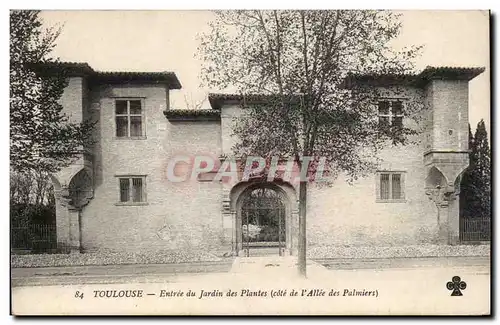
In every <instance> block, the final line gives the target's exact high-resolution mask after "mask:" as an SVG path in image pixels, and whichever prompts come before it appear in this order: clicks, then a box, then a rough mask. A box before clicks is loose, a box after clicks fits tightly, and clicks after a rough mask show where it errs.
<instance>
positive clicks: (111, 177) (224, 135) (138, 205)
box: [53, 63, 484, 255]
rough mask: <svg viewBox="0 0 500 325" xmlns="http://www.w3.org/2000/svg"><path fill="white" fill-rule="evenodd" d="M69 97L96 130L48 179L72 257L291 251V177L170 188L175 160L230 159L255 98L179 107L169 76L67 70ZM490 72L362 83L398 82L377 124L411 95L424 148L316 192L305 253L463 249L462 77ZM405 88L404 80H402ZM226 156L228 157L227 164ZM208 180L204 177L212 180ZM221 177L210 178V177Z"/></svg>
mask: <svg viewBox="0 0 500 325" xmlns="http://www.w3.org/2000/svg"><path fill="white" fill-rule="evenodd" d="M61 66H63V67H65V68H66V70H67V71H70V78H69V84H68V86H67V89H66V90H65V92H64V94H63V97H62V98H61V101H62V104H63V106H64V111H65V113H66V114H68V115H69V116H70V118H71V120H73V121H81V120H83V119H87V118H91V119H93V120H95V121H96V122H97V124H96V129H95V134H94V136H95V140H96V142H95V144H94V145H93V146H92V147H89V148H85V154H83V155H82V156H81V157H80V158H79V159H78V160H76V161H74V162H73V163H72V164H71V165H70V166H69V167H67V168H65V169H64V170H62V171H61V172H59V173H58V174H57V175H54V176H53V182H54V184H55V189H56V205H57V211H56V213H57V222H56V223H57V239H58V243H59V245H61V246H63V247H70V248H71V249H72V250H74V251H79V250H80V251H97V250H104V251H113V250H114V251H137V252H139V251H151V250H153V251H154V250H170V249H193V250H205V251H210V252H216V253H218V254H223V253H228V254H229V253H233V254H239V255H242V251H243V252H244V253H247V251H246V250H247V249H248V248H249V247H250V250H251V251H252V252H256V251H259V250H260V251H261V252H267V253H270V254H278V253H281V254H295V253H296V249H297V232H298V202H297V201H298V189H297V186H296V185H294V184H291V183H288V182H285V181H276V182H264V183H262V182H252V181H247V182H244V181H240V182H223V181H214V179H213V177H206V175H198V177H196V178H195V179H191V178H189V177H188V179H187V180H186V181H182V182H172V181H171V179H170V178H169V177H168V173H169V171H168V168H169V164H171V163H172V160H173V159H174V160H175V159H176V157H197V156H210V157H215V158H218V159H219V158H220V157H227V156H230V155H231V147H232V145H233V144H234V142H235V141H236V139H234V137H232V128H231V125H232V123H233V117H235V116H238V115H239V114H241V112H242V102H243V100H244V101H245V104H246V105H251V104H252V102H253V101H255V100H258V99H259V98H260V97H259V96H256V95H249V96H245V97H243V96H240V95H227V94H226V95H223V94H210V95H209V101H210V104H211V107H212V109H210V110H175V109H171V108H170V106H169V94H170V91H175V90H176V89H180V88H181V84H180V82H179V80H178V79H177V77H176V75H175V74H174V73H171V72H158V73H140V72H96V71H94V70H93V69H92V68H91V67H89V66H88V65H87V64H84V63H64V64H61ZM483 70H484V69H482V68H449V67H442V68H431V67H428V68H426V69H425V70H424V71H422V72H421V73H419V74H416V75H411V76H406V77H405V78H404V79H405V84H404V85H402V84H401V82H402V81H401V80H402V79H401V78H400V76H384V77H383V78H382V77H380V78H378V77H373V76H371V77H370V76H360V77H359V78H357V79H356V82H366V83H371V84H372V85H375V86H376V87H381V88H386V89H387V90H389V91H390V88H391V87H393V86H395V85H398V86H403V87H404V88H405V89H406V92H405V94H404V95H403V96H401V97H388V98H380V99H379V106H378V107H379V118H380V119H381V120H384V121H385V122H389V123H402V121H403V123H411V121H405V120H411V119H412V117H406V116H403V113H402V112H403V111H404V110H403V109H402V107H404V105H405V101H407V100H408V99H409V98H410V99H412V100H417V101H421V102H423V103H425V104H426V106H427V107H428V109H427V110H426V111H425V112H424V113H422V114H423V115H422V116H421V117H422V118H423V120H424V124H425V130H424V132H423V133H422V134H420V135H419V139H420V140H421V141H419V142H418V144H412V145H409V146H405V147H392V146H390V145H388V147H387V148H386V149H385V150H384V152H382V154H381V158H382V159H383V162H382V164H381V165H380V168H379V170H378V171H376V172H374V173H373V175H370V176H368V177H364V178H360V179H358V180H357V181H355V182H354V183H353V184H348V183H347V182H345V180H344V177H343V176H342V175H340V176H339V177H338V179H336V180H335V182H334V183H333V185H332V186H329V187H324V186H321V187H320V186H316V185H315V184H311V186H310V188H309V191H308V210H307V234H308V246H309V247H319V246H331V245H342V246H345V245H349V246H355V245H358V246H373V245H378V246H394V245H397V246H404V245H413V244H421V243H440V244H444V245H447V244H457V243H458V235H459V214H458V213H459V212H458V196H457V195H458V191H459V184H460V179H461V173H462V172H463V171H464V169H465V168H466V167H467V166H468V164H469V161H468V110H469V107H468V82H469V80H471V79H473V78H474V77H476V76H477V75H479V74H480V73H482V72H483ZM408 81H410V82H408ZM220 159H222V158H220ZM207 175H210V173H207ZM212 176H213V175H212Z"/></svg>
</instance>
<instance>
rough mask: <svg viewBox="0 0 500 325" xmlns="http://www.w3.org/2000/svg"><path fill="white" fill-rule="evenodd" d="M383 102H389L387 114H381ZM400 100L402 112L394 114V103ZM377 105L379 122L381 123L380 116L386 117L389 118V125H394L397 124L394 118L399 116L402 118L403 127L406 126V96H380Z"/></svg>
mask: <svg viewBox="0 0 500 325" xmlns="http://www.w3.org/2000/svg"><path fill="white" fill-rule="evenodd" d="M381 102H387V103H389V105H388V111H387V114H380V103H381ZM395 102H399V103H401V114H393V103H395ZM376 106H377V119H378V124H379V126H380V125H381V124H380V118H381V117H385V118H388V119H389V127H391V128H392V127H394V126H395V125H394V124H393V123H394V120H395V118H397V117H400V118H401V127H404V119H405V114H404V107H405V99H404V98H379V99H378V100H377V102H376Z"/></svg>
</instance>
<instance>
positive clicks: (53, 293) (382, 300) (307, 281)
mask: <svg viewBox="0 0 500 325" xmlns="http://www.w3.org/2000/svg"><path fill="white" fill-rule="evenodd" d="M89 270H90V269H89ZM136 270H137V269H136ZM145 270H147V267H146V268H145ZM154 270H155V268H151V269H150V270H149V271H154ZM117 271H119V269H118V270H116V271H114V272H117ZM94 273H96V272H94ZM454 276H460V278H461V279H462V280H463V281H465V282H466V283H467V288H466V289H465V290H464V296H463V297H458V298H456V297H450V291H449V290H448V289H447V287H446V284H447V282H449V281H450V280H452V278H453V277H454ZM105 277H107V278H105ZM37 278H38V281H40V277H37V276H35V277H30V278H28V279H31V280H30V281H34V280H35V281H36V280H37ZM46 278H47V279H51V280H50V281H52V285H51V286H47V281H48V280H44V281H45V285H44V286H36V285H35V286H26V284H25V285H23V286H17V287H16V286H14V287H13V289H12V294H13V298H12V299H13V309H14V311H15V312H16V313H20V314H51V313H54V312H55V313H57V314H60V313H63V314H141V315H214V314H216V315H238V314H244V315H248V314H252V315H276V314H287V315H297V314H298V315H309V314H316V315H332V314H334V315H335V314H336V315H360V314H365V315H366V314H369V315H377V314H383V315H387V314H391V315H401V314H402V315H409V314H411V315H418V314H427V315H429V314H430V315H437V314H439V315H449V314H464V315H470V314H487V313H489V310H490V308H489V306H490V305H489V303H490V301H489V296H490V295H489V290H490V272H489V265H482V266H481V265H468V266H458V265H454V266H448V267H442V266H428V267H413V268H389V269H366V268H365V269H350V270H346V269H343V270H340V269H338V270H335V269H327V268H326V267H324V266H322V265H320V264H318V263H316V262H314V261H308V265H307V278H302V277H300V276H299V275H298V272H297V267H296V258H295V257H251V258H235V259H234V261H233V263H232V264H231V265H229V266H228V268H227V270H225V271H224V272H212V273H184V274H180V273H178V274H151V273H148V274H142V275H139V274H133V275H129V276H128V277H127V276H125V275H106V276H104V275H100V276H94V277H93V278H92V279H91V281H95V282H88V281H89V278H87V279H85V278H84V276H76V277H74V278H73V279H72V282H68V283H66V285H64V282H61V281H68V276H52V277H50V276H47V277H46ZM13 280H14V279H13ZM82 280H84V281H82ZM99 281H101V282H99ZM89 283H90V284H89ZM32 284H33V282H32ZM119 290H142V291H143V292H144V298H141V299H125V298H124V299H106V298H99V297H97V296H96V292H98V291H119ZM77 291H78V292H80V293H83V294H84V296H85V298H83V299H84V300H80V299H78V298H75V297H74V296H75V292H77ZM176 292H184V293H186V292H193V296H191V297H185V296H183V297H177V296H174V295H173V293H176ZM166 293H169V295H166ZM41 301H43V302H44V303H43V304H41V303H40V302H41Z"/></svg>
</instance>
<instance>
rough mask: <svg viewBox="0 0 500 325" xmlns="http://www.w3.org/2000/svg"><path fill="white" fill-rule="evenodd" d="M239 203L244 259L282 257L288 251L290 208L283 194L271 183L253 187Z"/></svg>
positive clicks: (240, 233) (247, 190) (241, 245)
mask: <svg viewBox="0 0 500 325" xmlns="http://www.w3.org/2000/svg"><path fill="white" fill-rule="evenodd" d="M238 201H239V204H238V221H239V222H238V224H239V225H238V226H239V230H240V231H239V235H240V236H239V237H240V238H239V242H240V245H239V246H240V248H241V250H242V251H243V256H258V255H268V254H279V255H285V251H286V249H287V248H289V243H288V238H289V236H288V235H289V234H288V232H287V228H288V226H289V225H288V224H289V222H288V221H287V220H288V219H289V218H288V216H289V207H288V206H287V202H286V196H285V194H284V193H283V191H282V190H280V188H279V187H277V186H275V185H273V184H269V183H264V184H256V185H254V186H250V187H248V188H247V189H246V190H245V191H244V192H243V193H242V194H241V196H240V199H239V200H238Z"/></svg>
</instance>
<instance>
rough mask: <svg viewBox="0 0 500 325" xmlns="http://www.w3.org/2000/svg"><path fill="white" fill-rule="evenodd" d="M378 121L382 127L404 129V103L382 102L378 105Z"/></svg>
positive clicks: (397, 101) (396, 101)
mask: <svg viewBox="0 0 500 325" xmlns="http://www.w3.org/2000/svg"><path fill="white" fill-rule="evenodd" d="M378 121H379V125H380V126H381V127H385V128H388V127H391V126H392V127H396V128H402V127H403V102H402V101H399V100H395V101H389V100H382V101H380V102H379V103H378Z"/></svg>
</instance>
